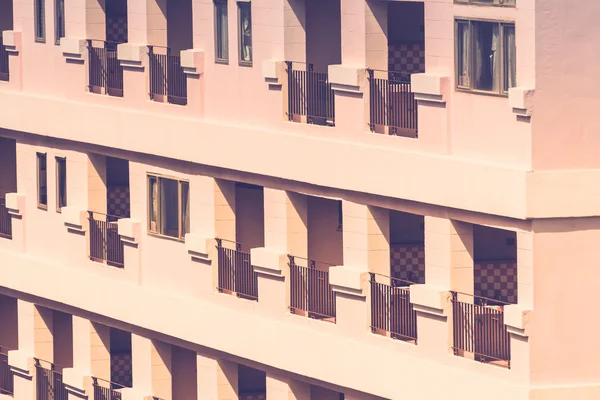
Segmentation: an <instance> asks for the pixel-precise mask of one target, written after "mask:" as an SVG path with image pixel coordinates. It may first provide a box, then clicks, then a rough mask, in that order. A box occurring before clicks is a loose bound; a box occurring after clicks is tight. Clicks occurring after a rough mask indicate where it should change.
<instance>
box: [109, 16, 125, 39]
mask: <svg viewBox="0 0 600 400" xmlns="http://www.w3.org/2000/svg"><path fill="white" fill-rule="evenodd" d="M106 41H107V42H116V43H127V17H126V16H114V15H107V16H106Z"/></svg>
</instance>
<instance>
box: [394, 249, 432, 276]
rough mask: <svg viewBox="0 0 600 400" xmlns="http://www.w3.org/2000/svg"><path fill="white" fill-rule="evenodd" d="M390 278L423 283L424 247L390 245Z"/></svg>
mask: <svg viewBox="0 0 600 400" xmlns="http://www.w3.org/2000/svg"><path fill="white" fill-rule="evenodd" d="M390 265H391V270H392V278H397V279H403V280H407V281H412V282H418V283H425V246H424V245H422V244H392V245H390Z"/></svg>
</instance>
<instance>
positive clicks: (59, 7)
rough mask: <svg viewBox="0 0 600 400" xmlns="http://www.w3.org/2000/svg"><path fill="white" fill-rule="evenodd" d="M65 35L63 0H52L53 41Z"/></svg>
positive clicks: (56, 41)
mask: <svg viewBox="0 0 600 400" xmlns="http://www.w3.org/2000/svg"><path fill="white" fill-rule="evenodd" d="M63 37H65V0H54V43H55V44H60V38H63Z"/></svg>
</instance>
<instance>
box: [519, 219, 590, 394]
mask: <svg viewBox="0 0 600 400" xmlns="http://www.w3.org/2000/svg"><path fill="white" fill-rule="evenodd" d="M599 238H600V220H599V219H598V218H589V219H570V220H548V221H534V222H533V251H534V253H535V254H534V258H533V283H534V285H535V291H534V293H533V307H534V314H533V316H532V320H531V331H530V339H529V343H530V347H531V383H532V384H533V385H541V386H546V385H553V386H562V385H571V384H572V385H575V384H577V383H578V382H595V381H597V380H598V379H599V378H600V368H599V367H598V365H596V363H594V362H593V360H592V358H590V357H589V355H590V354H595V353H596V352H597V351H599V348H598V346H599V343H598V341H597V340H595V338H596V337H597V335H598V334H599V330H600V326H599V325H598V323H597V320H596V319H594V318H590V315H589V314H588V312H587V310H589V296H590V294H591V293H596V292H597V291H598V290H600V288H599V282H598V280H597V279H595V278H591V277H593V276H594V274H595V273H596V271H597V259H598V256H599V252H600V248H599V247H598V246H596V244H595V243H596V242H597V241H598V239H599ZM574 338H576V339H575V340H574ZM548 349H552V352H551V354H552V356H551V361H550V359H549V358H548V355H549V353H548ZM575 359H577V360H579V361H578V362H577V363H573V362H572V360H575Z"/></svg>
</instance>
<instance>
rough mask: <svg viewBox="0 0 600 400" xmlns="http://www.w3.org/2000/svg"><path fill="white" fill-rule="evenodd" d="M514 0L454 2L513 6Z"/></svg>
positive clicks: (458, 1)
mask: <svg viewBox="0 0 600 400" xmlns="http://www.w3.org/2000/svg"><path fill="white" fill-rule="evenodd" d="M515 1H516V0H454V2H455V3H463V4H478V5H486V6H508V7H514V6H515Z"/></svg>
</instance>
